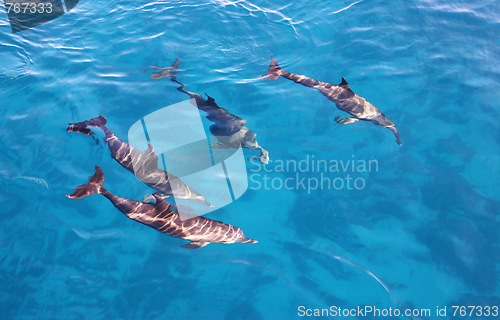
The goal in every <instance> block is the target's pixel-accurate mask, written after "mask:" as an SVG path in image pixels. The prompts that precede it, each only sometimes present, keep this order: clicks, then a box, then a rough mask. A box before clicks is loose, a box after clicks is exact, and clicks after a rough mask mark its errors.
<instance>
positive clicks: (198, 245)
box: [182, 241, 210, 249]
mask: <svg viewBox="0 0 500 320" xmlns="http://www.w3.org/2000/svg"><path fill="white" fill-rule="evenodd" d="M209 243H210V242H203V241H192V242H191V243H188V244H186V245H183V246H182V247H183V248H188V249H199V248H202V247H204V246H206V245H207V244H209Z"/></svg>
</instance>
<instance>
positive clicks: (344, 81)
mask: <svg viewBox="0 0 500 320" xmlns="http://www.w3.org/2000/svg"><path fill="white" fill-rule="evenodd" d="M338 86H339V87H343V88H346V89H351V88H349V84H348V83H347V81H346V80H345V78H344V77H342V82H340V84H339V85H338Z"/></svg>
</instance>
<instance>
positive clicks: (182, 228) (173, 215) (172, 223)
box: [66, 166, 257, 249]
mask: <svg viewBox="0 0 500 320" xmlns="http://www.w3.org/2000/svg"><path fill="white" fill-rule="evenodd" d="M103 183H104V174H103V172H102V170H101V168H99V167H98V166H96V167H95V173H94V175H93V176H91V177H90V178H89V182H88V183H85V184H83V185H81V186H79V187H77V188H76V189H75V192H73V193H72V194H67V195H66V196H67V197H68V198H71V199H81V198H83V197H86V196H90V195H93V194H102V195H103V196H105V197H106V198H108V199H109V200H110V201H111V203H113V205H114V206H115V207H116V208H117V209H118V210H120V211H121V212H122V213H124V214H125V215H126V216H127V217H129V218H130V219H132V220H135V221H137V222H140V223H142V224H145V225H147V226H148V227H151V228H153V229H155V230H158V231H160V232H162V233H165V234H168V235H169V236H172V237H175V238H181V239H184V240H189V241H191V242H190V243H188V244H186V245H183V246H182V247H183V248H189V249H198V248H201V247H204V246H206V245H207V244H210V243H224V244H230V243H236V242H239V243H257V241H256V240H253V239H249V238H247V237H245V236H244V235H243V231H241V229H240V228H236V227H234V226H232V225H230V224H227V223H224V222H221V221H216V220H212V219H207V218H203V217H200V216H194V217H192V218H190V219H187V220H181V218H180V216H179V213H178V212H176V211H174V210H172V205H171V204H170V203H168V202H166V201H165V200H163V199H162V197H161V196H160V195H159V194H158V193H154V194H153V197H154V198H155V200H156V202H155V203H154V204H153V203H144V202H140V201H135V200H131V199H125V198H121V197H118V196H116V195H114V194H112V193H111V192H109V191H108V190H106V189H105V188H104V187H103Z"/></svg>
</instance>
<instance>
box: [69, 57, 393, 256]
mask: <svg viewBox="0 0 500 320" xmlns="http://www.w3.org/2000/svg"><path fill="white" fill-rule="evenodd" d="M179 60H180V59H177V60H176V61H175V62H174V64H173V65H172V66H170V67H149V68H146V69H145V70H143V71H144V72H146V73H147V74H149V75H151V78H152V79H161V78H166V77H170V78H171V80H172V81H174V82H176V83H178V84H179V85H180V87H179V88H178V90H179V91H180V92H182V93H185V94H187V95H188V96H189V97H190V99H194V101H195V103H193V105H194V106H196V107H197V108H198V109H200V110H202V111H204V112H206V113H207V119H208V120H210V121H212V122H214V124H213V125H212V126H211V127H210V132H211V133H212V134H213V135H214V136H216V137H217V140H218V143H216V144H213V145H211V147H212V148H223V149H228V148H239V146H240V145H241V147H243V148H248V149H258V150H260V152H261V154H260V156H259V157H258V159H259V160H260V162H262V163H264V164H266V163H268V161H269V153H268V151H267V150H265V149H264V148H262V147H261V146H260V145H259V144H258V143H257V140H256V138H255V137H256V134H255V133H254V132H253V131H251V130H250V129H248V128H247V127H246V126H245V123H246V120H244V119H241V118H239V117H237V116H235V115H233V114H231V113H229V112H228V111H227V110H226V109H224V108H221V107H219V106H218V105H217V103H216V102H215V100H214V99H213V98H212V97H210V96H208V95H207V99H205V98H204V97H203V96H201V95H200V94H197V93H193V92H189V91H187V90H185V85H184V84H183V83H181V82H179V81H178V80H177V78H176V77H175V76H174V75H175V74H176V73H177V71H176V70H177V69H178V67H179ZM150 69H154V70H162V71H157V72H148V71H146V70H150ZM280 76H282V77H284V78H286V79H289V80H292V81H294V82H296V83H299V84H301V85H304V86H306V87H311V88H315V89H318V90H319V91H320V92H321V93H322V94H323V95H324V96H326V97H327V98H328V99H329V100H330V101H332V102H334V103H335V105H336V106H337V108H339V109H340V110H342V111H345V112H347V113H349V114H350V115H351V116H352V117H350V118H346V119H340V120H339V117H336V118H335V121H336V122H337V123H339V124H348V123H354V122H357V121H360V120H364V121H370V122H373V123H374V124H376V125H378V126H381V127H384V128H388V129H390V130H391V131H393V132H394V135H395V136H396V142H397V143H398V144H399V145H401V140H400V138H399V133H398V131H397V129H396V126H395V125H394V123H393V122H392V121H391V120H389V119H387V118H386V117H385V115H384V114H383V113H382V112H380V110H379V109H377V108H376V107H375V106H374V105H372V104H371V103H369V102H368V101H366V100H365V99H364V98H362V97H360V96H358V95H357V94H355V93H354V92H353V91H352V90H351V89H350V88H349V84H348V83H347V81H346V80H345V79H344V78H342V82H341V83H340V84H338V85H335V84H330V83H327V82H321V81H318V80H315V79H313V78H308V77H306V76H302V75H298V74H294V73H289V72H286V71H284V70H283V69H281V68H280V66H279V65H278V63H277V62H276V60H274V58H272V57H271V65H270V66H269V70H268V72H267V73H266V74H264V75H262V76H261V77H264V78H265V79H267V80H276V79H278V78H279V77H280ZM191 101H192V100H191ZM106 122H107V120H106V118H105V117H104V116H102V115H100V116H99V117H97V118H93V119H91V120H87V121H82V122H78V123H70V124H69V127H68V129H67V131H68V132H79V133H83V134H85V135H92V134H94V133H95V132H94V131H95V130H96V129H100V130H102V131H104V134H105V138H104V139H105V142H106V143H107V145H108V147H109V149H110V151H111V156H112V158H113V159H115V160H116V161H117V162H118V163H119V164H120V165H122V166H123V167H124V168H125V169H127V170H128V171H130V172H131V173H133V174H134V175H135V176H136V177H137V178H138V179H139V180H140V181H142V182H144V183H145V184H146V185H148V186H149V187H151V188H154V189H156V190H157V191H158V192H156V193H154V194H153V195H152V198H154V200H155V202H154V203H149V202H140V201H135V200H131V199H125V198H121V197H118V196H116V195H114V194H112V193H111V192H109V191H108V190H106V189H105V188H104V187H103V182H104V174H103V172H102V170H101V168H100V167H98V166H96V172H95V174H94V175H92V176H91V177H90V178H89V182H88V183H85V184H83V185H81V186H79V187H77V188H76V189H75V192H73V193H72V194H67V195H66V196H67V197H69V198H72V199H81V198H83V197H86V196H89V195H92V194H102V195H103V196H105V197H106V198H108V199H109V200H110V201H111V202H112V203H113V205H114V206H115V207H116V208H117V209H118V210H120V211H121V212H122V213H124V214H125V215H127V217H129V218H130V219H132V220H135V221H138V222H140V223H143V224H145V225H147V226H149V227H151V228H154V229H156V230H158V231H160V232H162V233H165V234H168V235H170V236H172V237H176V238H181V239H185V240H189V241H191V242H190V243H188V244H186V245H184V246H183V247H184V248H190V249H197V248H201V247H204V246H206V245H207V244H209V243H224V244H230V243H237V242H239V243H256V242H257V241H256V240H253V239H249V238H247V237H245V235H244V234H243V232H242V230H241V229H240V228H236V227H234V226H232V225H230V224H226V223H224V222H221V221H216V220H212V219H208V218H204V217H201V216H193V217H191V218H189V219H181V217H180V215H179V212H178V208H177V207H176V206H174V205H171V204H170V203H168V202H166V201H165V200H164V199H165V198H168V197H173V191H172V190H173V189H174V190H176V193H175V196H176V197H177V198H181V199H189V200H194V201H197V202H200V203H203V204H205V205H210V204H209V203H208V202H207V199H205V198H204V197H203V196H202V195H200V194H199V193H198V192H196V191H195V190H193V189H191V188H190V187H189V186H188V185H186V184H185V183H184V182H183V181H182V180H181V179H180V178H178V177H176V176H174V175H172V174H170V173H168V172H166V171H164V170H160V169H158V157H157V156H156V155H155V152H154V148H153V146H151V145H148V148H147V150H145V151H144V152H141V151H140V150H138V149H136V148H134V147H133V146H131V145H129V144H127V143H125V142H123V141H122V140H120V139H119V138H117V137H116V136H115V135H114V134H113V132H111V131H110V130H109V129H108V128H107V127H106ZM144 200H147V197H145V199H144Z"/></svg>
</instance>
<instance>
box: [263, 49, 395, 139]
mask: <svg viewBox="0 0 500 320" xmlns="http://www.w3.org/2000/svg"><path fill="white" fill-rule="evenodd" d="M280 76H282V77H284V78H286V79H288V80H292V81H294V82H296V83H298V84H301V85H303V86H306V87H311V88H315V89H318V90H319V92H321V93H322V94H323V95H324V96H326V97H327V98H328V100H330V101H332V102H333V103H335V105H336V106H337V108H339V109H340V110H342V111H345V112H347V113H349V114H350V115H351V116H352V117H350V118H346V119H339V117H336V118H335V122H337V123H338V124H349V123H354V122H358V121H360V120H363V121H370V122H372V123H374V124H376V125H378V126H380V127H383V128H387V129H389V130H391V131H392V132H394V135H395V136H396V142H397V144H399V145H401V139H400V138H399V133H398V130H397V129H396V126H395V125H394V122H392V121H391V120H389V119H387V117H386V116H385V115H384V114H383V113H382V112H380V110H379V109H377V107H375V106H374V105H373V104H371V103H370V102H368V101H366V99H365V98H363V97H360V96H358V95H357V94H355V93H354V92H353V91H352V90H351V88H350V87H349V84H348V83H347V81H346V80H345V78H342V82H341V83H340V84H338V85H336V84H331V83H328V82H321V81H318V80H316V79H313V78H308V77H306V76H302V75H298V74H295V73H289V72H286V71H285V70H283V69H281V68H280V66H279V65H278V62H276V60H274V58H273V57H271V65H270V66H269V70H268V72H267V73H266V74H263V75H261V77H265V78H266V79H267V80H276V79H278V78H279V77H280Z"/></svg>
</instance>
